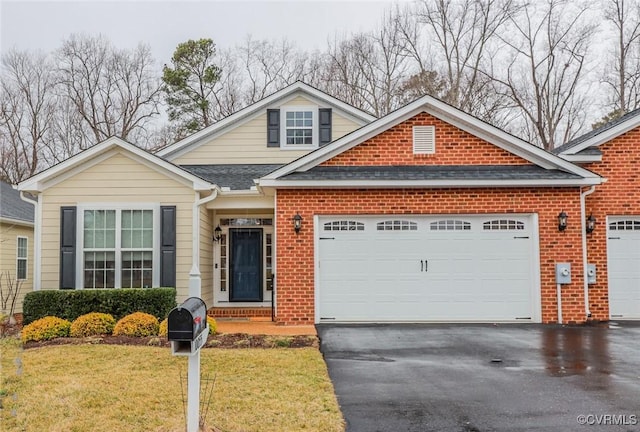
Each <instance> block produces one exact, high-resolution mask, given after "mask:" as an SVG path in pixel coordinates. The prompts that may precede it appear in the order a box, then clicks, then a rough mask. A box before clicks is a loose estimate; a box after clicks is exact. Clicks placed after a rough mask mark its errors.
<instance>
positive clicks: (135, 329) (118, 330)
mask: <svg viewBox="0 0 640 432" xmlns="http://www.w3.org/2000/svg"><path fill="white" fill-rule="evenodd" d="M158 327H159V323H158V318H156V317H154V316H153V315H150V314H148V313H144V312H135V313H132V314H130V315H127V316H125V317H123V318H121V319H120V321H118V322H117V323H116V326H115V327H114V328H113V335H114V336H136V337H144V336H157V335H158Z"/></svg>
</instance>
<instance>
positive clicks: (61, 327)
mask: <svg viewBox="0 0 640 432" xmlns="http://www.w3.org/2000/svg"><path fill="white" fill-rule="evenodd" d="M70 329H71V323H70V322H69V321H67V320H64V319H62V318H58V317H54V316H47V317H44V318H40V319H39V320H36V321H34V322H32V323H31V324H29V325H26V326H24V327H23V328H22V333H21V335H20V336H21V338H22V342H29V341H36V342H37V341H43V340H49V339H55V338H59V337H67V336H69V331H70Z"/></svg>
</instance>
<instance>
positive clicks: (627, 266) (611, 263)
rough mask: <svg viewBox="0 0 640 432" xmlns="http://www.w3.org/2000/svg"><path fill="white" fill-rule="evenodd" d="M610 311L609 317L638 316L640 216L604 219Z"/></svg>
mask: <svg viewBox="0 0 640 432" xmlns="http://www.w3.org/2000/svg"><path fill="white" fill-rule="evenodd" d="M607 230H608V232H607V238H608V241H607V255H608V269H609V311H610V314H611V318H612V319H616V318H617V319H640V216H638V217H609V219H608V221H607Z"/></svg>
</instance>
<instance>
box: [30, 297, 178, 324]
mask: <svg viewBox="0 0 640 432" xmlns="http://www.w3.org/2000/svg"><path fill="white" fill-rule="evenodd" d="M174 307H176V289H175V288H126V289H125V288H122V289H97V290H94V289H91V290H89V289H83V290H42V291H33V292H30V293H27V294H25V296H24V303H23V308H22V309H23V314H24V324H25V325H26V324H29V323H32V322H33V321H35V320H37V319H40V318H43V317H45V316H57V317H60V318H64V319H66V320H69V321H74V320H75V319H76V318H78V317H79V316H82V315H85V314H88V313H90V312H102V313H106V314H109V315H112V316H113V317H114V318H115V319H116V320H119V319H120V318H122V317H124V316H126V315H129V314H131V313H133V312H145V313H148V314H151V315H153V316H155V317H157V318H158V319H162V318H164V317H166V316H167V315H169V312H170V311H171V309H173V308H174Z"/></svg>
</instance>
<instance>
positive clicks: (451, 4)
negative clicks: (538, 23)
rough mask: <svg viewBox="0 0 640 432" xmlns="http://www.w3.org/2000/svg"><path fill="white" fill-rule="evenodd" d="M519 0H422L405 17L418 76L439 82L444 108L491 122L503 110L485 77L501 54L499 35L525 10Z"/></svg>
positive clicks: (405, 33)
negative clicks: (433, 77) (497, 53)
mask: <svg viewBox="0 0 640 432" xmlns="http://www.w3.org/2000/svg"><path fill="white" fill-rule="evenodd" d="M521 7H522V6H521V4H520V2H519V1H518V0H454V1H451V0H437V1H433V0H421V1H420V2H419V3H418V4H417V6H416V7H415V9H409V10H407V11H406V12H405V14H408V15H409V16H411V15H414V16H415V17H416V19H414V20H412V19H405V20H403V21H402V26H401V28H402V31H403V34H404V37H405V45H406V47H407V49H408V50H409V53H410V54H411V56H412V57H413V58H414V59H415V61H416V62H417V65H418V67H419V73H420V75H422V76H425V74H427V75H429V74H433V73H436V74H438V76H439V85H438V90H439V91H438V94H436V95H435V96H439V97H440V98H442V99H443V100H444V101H445V102H447V103H449V104H451V105H453V106H455V107H457V108H460V109H462V110H463V111H467V112H470V113H473V114H474V115H476V116H478V117H481V118H483V119H486V120H488V121H493V122H494V123H495V122H496V121H497V117H498V115H499V111H500V108H501V107H502V106H503V105H504V101H503V100H501V99H500V98H499V97H498V96H499V95H497V94H496V93H495V91H494V89H493V83H492V80H491V79H490V77H489V76H488V74H486V73H483V72H486V70H487V69H489V68H490V64H491V61H492V59H493V57H494V55H495V50H496V49H497V46H496V43H497V42H498V38H497V36H498V33H499V32H500V31H501V30H502V29H503V28H504V26H505V25H506V24H507V23H508V22H509V19H510V18H512V17H514V16H516V15H517V14H518V13H519V11H520V10H521Z"/></svg>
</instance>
